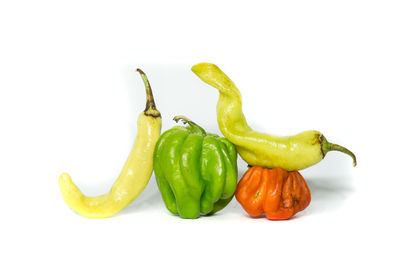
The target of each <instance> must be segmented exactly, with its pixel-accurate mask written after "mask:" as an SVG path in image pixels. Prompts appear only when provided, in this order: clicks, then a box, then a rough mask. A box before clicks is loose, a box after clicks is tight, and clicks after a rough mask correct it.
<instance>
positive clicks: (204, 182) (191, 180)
mask: <svg viewBox="0 0 400 267" xmlns="http://www.w3.org/2000/svg"><path fill="white" fill-rule="evenodd" d="M174 120H175V121H177V122H178V121H179V120H182V121H183V122H184V123H187V126H186V127H182V126H175V127H173V128H171V129H170V130H168V131H166V132H164V133H163V134H162V135H161V137H160V139H159V140H158V142H157V145H156V148H155V151H154V173H155V176H156V180H157V185H158V188H159V190H160V192H161V195H162V198H163V200H164V203H165V205H166V207H167V209H168V210H169V211H170V212H171V213H173V214H177V215H180V216H181V217H182V218H198V217H199V216H200V215H201V214H202V215H206V214H208V215H210V214H213V213H215V212H217V211H219V210H221V209H223V208H224V207H225V206H226V205H227V204H228V203H229V202H230V201H231V199H232V198H233V196H234V193H235V189H236V184H237V163H236V161H237V153H236V149H235V146H234V145H233V144H232V143H231V142H229V141H228V140H227V139H226V138H223V137H219V136H218V135H216V134H210V133H206V131H204V129H203V128H201V127H200V126H198V125H197V124H195V123H194V122H192V121H190V120H189V119H187V118H185V117H183V116H177V117H175V118H174Z"/></svg>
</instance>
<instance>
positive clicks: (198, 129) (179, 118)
mask: <svg viewBox="0 0 400 267" xmlns="http://www.w3.org/2000/svg"><path fill="white" fill-rule="evenodd" d="M173 120H174V121H175V122H176V123H178V122H179V121H182V123H183V124H189V126H190V127H191V128H192V129H193V131H195V132H198V133H201V134H203V135H205V134H206V131H204V129H203V128H201V127H200V126H199V125H198V124H197V123H195V122H194V121H192V120H191V119H189V118H188V117H186V116H183V115H178V116H175V117H174V119H173Z"/></svg>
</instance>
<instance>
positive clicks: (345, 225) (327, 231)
mask: <svg viewBox="0 0 400 267" xmlns="http://www.w3.org/2000/svg"><path fill="white" fill-rule="evenodd" d="M399 5H400V4H399V2H398V1H385V0H380V1H368V0H363V1H355V0H343V1H342V0H337V1H321V0H318V1H317V0H316V1H283V0H280V1H232V0H231V1H216V0H214V1H206V0H203V1H173V0H169V1H160V2H156V1H149V0H146V1H144V0H142V1H82V0H79V1H39V0H38V1H17V0H16V1H1V2H0V38H1V41H0V119H1V120H0V122H1V130H0V188H1V190H0V203H1V204H0V205H1V206H0V207H1V220H0V244H1V249H0V255H1V256H0V265H1V266H95V265H96V266H149V265H154V266H156V265H157V266H158V265H163V266H164V265H165V266H169V265H174V266H207V265H208V266H232V265H234V266H235V265H238V266H239V265H240V266H250V265H253V266H289V265H290V266H293V265H294V264H296V266H351V265H352V266H355V265H356V266H360V265H362V264H367V263H369V264H372V265H374V266H399V264H400V261H399V258H398V255H396V254H398V252H399V238H400V234H399V225H400V224H399V222H400V221H399V215H398V214H399V211H400V210H399V204H398V203H399V197H398V194H399V193H398V192H399V186H400V183H399V179H400V177H399V173H398V166H399V149H400V147H399V143H398V142H399V141H398V138H399V127H398V123H399V119H398V114H399V97H398V96H397V94H396V93H397V91H399V88H400V75H399V74H400V63H399V62H400V15H399V14H400V6H399ZM203 61H206V62H212V63H215V64H217V65H219V66H220V68H221V69H222V70H223V71H224V72H226V73H227V74H228V75H229V76H230V77H231V78H232V80H233V81H234V82H235V83H236V85H237V86H238V88H239V89H240V90H241V93H242V97H243V109H244V113H245V115H246V117H247V120H248V122H249V124H250V125H251V126H252V127H253V128H254V129H255V130H259V131H263V132H268V133H274V134H279V135H291V134H295V133H298V132H300V131H303V130H309V129H316V130H320V131H321V132H322V133H324V134H325V136H326V137H327V138H328V140H330V141H332V142H335V143H338V144H342V145H344V146H346V147H348V148H349V149H351V150H353V151H354V152H355V154H356V155H357V157H358V163H359V164H358V166H357V167H356V168H353V167H352V164H351V163H352V162H351V159H350V158H349V157H348V156H346V155H344V154H341V153H337V152H331V153H329V154H328V155H327V157H326V158H325V159H324V160H323V161H322V162H321V163H319V164H318V165H316V166H313V167H310V168H308V169H306V170H304V171H302V174H303V176H304V177H305V178H306V180H307V182H308V184H309V187H310V189H311V193H312V202H311V204H310V206H309V207H308V208H307V209H306V210H305V211H303V212H301V213H299V214H298V215H297V216H296V217H295V218H293V219H292V220H288V221H278V222H273V221H268V220H267V219H265V218H260V219H252V218H250V217H248V216H247V215H246V213H245V212H244V210H243V209H242V208H241V206H240V205H239V204H238V203H237V201H236V200H233V201H232V202H231V203H230V204H229V206H228V207H227V208H225V209H224V210H223V211H221V212H219V213H218V214H216V215H215V216H212V217H202V218H200V219H197V220H183V219H180V218H179V217H176V216H173V215H171V214H170V213H169V212H168V211H167V210H166V209H165V207H164V204H163V202H162V200H161V197H160V194H159V193H158V189H157V187H156V183H155V179H154V177H152V178H151V180H150V183H149V185H148V186H147V188H146V189H145V191H144V192H143V194H142V195H140V197H139V198H137V200H136V201H135V202H133V203H132V204H131V205H130V206H129V207H127V208H126V209H125V210H124V211H122V212H121V213H120V214H118V215H116V216H114V217H112V218H110V219H104V220H88V219H85V218H82V217H80V216H78V215H77V214H75V213H74V212H73V211H72V210H70V209H69V208H68V206H67V205H66V204H65V203H64V202H63V200H62V198H61V195H60V193H59V191H58V176H59V174H60V173H61V172H64V171H66V172H68V173H70V174H71V176H72V179H73V181H74V182H75V183H76V184H77V185H78V186H79V188H81V189H82V191H83V192H84V193H86V194H87V195H99V194H103V193H106V192H107V191H108V189H109V188H110V186H111V185H112V184H113V182H114V180H115V179H116V177H117V176H118V174H119V171H120V170H121V168H122V166H123V163H124V161H125V159H126V157H127V155H128V153H129V151H130V149H131V146H132V144H133V141H134V138H135V135H136V119H137V116H138V114H139V113H140V112H141V111H142V110H143V108H144V99H145V94H144V87H143V83H142V81H141V79H140V76H139V75H138V74H137V73H136V72H134V70H135V69H136V68H137V67H140V68H142V69H143V70H144V71H145V72H146V73H147V75H148V77H149V80H150V83H151V85H152V87H153V91H154V95H155V99H156V102H157V107H158V108H159V110H160V111H161V113H162V116H163V130H167V129H169V128H170V127H172V126H173V125H174V123H173V121H172V117H173V116H174V115H177V114H183V115H186V116H188V117H190V118H191V119H192V120H194V121H196V122H197V123H198V124H200V125H202V126H203V127H204V128H206V129H207V130H208V131H210V132H216V133H220V132H219V129H218V126H217V122H216V112H215V106H216V103H217V99H218V93H217V91H216V90H215V89H214V88H212V87H210V86H208V85H206V84H205V83H203V82H201V81H200V80H199V79H198V78H197V77H196V76H195V75H194V74H193V73H192V72H191V71H190V68H191V66H192V65H193V64H195V63H199V62H203ZM245 170H246V164H245V163H244V162H243V161H242V160H241V159H240V161H239V175H240V177H241V175H242V174H243V173H244V171H245Z"/></svg>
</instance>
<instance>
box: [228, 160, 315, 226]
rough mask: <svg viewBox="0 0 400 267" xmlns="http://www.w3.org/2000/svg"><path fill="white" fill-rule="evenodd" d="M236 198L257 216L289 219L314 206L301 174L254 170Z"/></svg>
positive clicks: (250, 171)
mask: <svg viewBox="0 0 400 267" xmlns="http://www.w3.org/2000/svg"><path fill="white" fill-rule="evenodd" d="M235 196H236V199H237V200H238V201H239V203H240V204H241V205H242V207H243V208H244V209H245V210H246V212H247V213H248V214H250V215H251V216H253V217H256V216H259V215H261V214H265V216H266V217H267V218H268V219H270V220H286V219H289V218H290V217H292V216H293V215H295V214H296V213H297V212H299V211H302V210H304V209H305V208H307V206H308V205H309V204H310V201H311V193H310V189H309V188H308V186H307V184H306V181H305V180H304V178H303V176H302V175H301V174H300V173H299V172H298V171H286V170H284V169H282V168H274V169H268V168H262V167H256V166H255V167H251V168H250V169H248V170H247V172H246V173H245V174H244V175H243V177H242V179H241V180H240V181H239V184H238V185H237V189H236V193H235Z"/></svg>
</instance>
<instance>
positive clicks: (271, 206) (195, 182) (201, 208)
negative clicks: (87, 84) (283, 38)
mask: <svg viewBox="0 0 400 267" xmlns="http://www.w3.org/2000/svg"><path fill="white" fill-rule="evenodd" d="M192 71H193V72H194V73H195V74H196V75H197V76H198V77H199V78H200V79H201V80H203V81H204V82H205V83H207V84H209V85H211V86H213V87H215V88H216V89H218V90H219V93H220V95H219V100H218V103H217V120H218V125H219V128H220V130H221V132H222V134H223V135H224V137H220V136H218V135H216V134H212V133H207V132H206V131H205V130H204V129H203V128H202V127H200V126H199V125H197V124H196V123H194V122H193V121H191V120H190V119H188V118H186V117H184V116H176V117H175V118H174V120H175V121H176V122H178V121H182V122H183V123H184V124H187V126H186V127H183V126H175V127H173V128H171V129H169V130H167V131H165V132H164V133H163V134H162V135H161V136H160V133H161V114H160V112H159V111H158V110H157V108H156V105H155V101H154V98H153V93H152V90H151V87H150V84H149V81H148V79H147V76H146V75H145V74H144V72H143V71H141V70H140V69H138V72H139V73H140V75H141V77H142V79H143V81H144V84H145V87H146V108H145V111H144V112H142V113H141V114H140V115H139V118H138V133H137V136H136V140H135V144H134V146H133V148H132V151H131V153H130V154H129V157H128V159H127V161H126V163H125V165H124V167H123V169H122V171H121V174H120V176H119V178H118V179H117V180H116V181H115V183H114V185H113V186H112V188H111V190H110V191H109V193H108V194H105V195H101V196H98V197H87V196H84V195H83V194H82V193H81V191H80V190H79V189H78V187H76V185H75V184H74V183H73V182H72V180H71V178H70V176H69V175H68V174H66V173H63V174H61V175H60V177H59V187H60V190H61V194H62V196H63V198H64V201H65V202H66V203H67V205H68V206H70V207H71V208H72V209H73V210H74V211H75V212H77V213H78V214H80V215H82V216H85V217H87V218H107V217H110V216H112V215H114V214H116V213H118V212H119V211H121V210H122V209H124V208H125V207H126V206H128V205H129V204H130V203H131V202H132V201H134V200H135V199H136V198H137V197H138V196H139V195H140V193H141V192H142V191H143V189H144V188H145V187H146V185H147V184H148V181H149V179H150V177H151V174H152V172H153V169H154V173H155V177H156V181H157V186H158V189H159V191H160V193H161V196H162V199H163V201H164V203H165V206H166V208H167V209H168V210H169V211H170V212H171V213H172V214H175V215H179V216H180V217H182V218H191V219H194V218H198V217H199V216H200V215H211V214H214V213H215V212H217V211H220V210H222V209H223V208H225V207H226V206H227V205H228V204H229V202H230V201H231V200H232V198H233V196H236V199H237V200H238V202H239V203H240V204H241V205H242V207H243V208H244V209H245V210H246V212H247V213H248V214H249V215H250V216H253V217H257V216H260V215H262V214H265V217H267V218H268V219H270V220H285V219H289V218H291V217H292V216H294V215H295V214H296V213H298V212H300V211H302V210H304V209H305V208H307V206H308V205H309V204H310V202H311V193H310V189H309V188H308V186H307V183H306V181H305V179H304V178H303V176H302V175H301V174H300V172H299V170H302V169H305V168H307V167H310V166H312V165H314V164H317V163H318V162H320V161H321V160H322V159H323V158H324V157H325V155H326V154H327V153H328V152H329V151H334V150H336V151H340V152H343V153H345V154H347V155H349V156H350V157H352V159H353V165H354V166H356V164H357V161H356V157H355V155H354V154H353V153H352V152H351V151H350V150H348V149H347V148H345V147H343V146H340V145H337V144H333V143H330V142H328V141H327V139H326V138H325V137H324V136H323V135H322V134H321V133H320V132H318V131H306V132H302V133H299V134H297V135H294V136H288V137H280V136H273V135H269V134H264V133H259V132H256V131H254V130H252V129H251V127H250V126H249V125H248V124H247V122H246V118H245V116H244V114H243V112H242V100H241V95H240V91H239V89H238V88H237V87H236V86H235V84H234V83H233V82H232V81H231V79H230V78H229V77H228V76H227V75H226V74H225V73H223V72H222V71H221V70H220V69H219V68H218V67H217V66H216V65H214V64H210V63H200V64H197V65H194V66H193V67H192ZM237 153H239V155H240V156H241V158H242V159H243V160H244V161H245V162H247V163H248V164H249V169H248V170H247V172H246V173H245V174H244V176H243V177H242V179H241V180H240V181H239V183H238V184H237V173H238V172H237Z"/></svg>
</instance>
